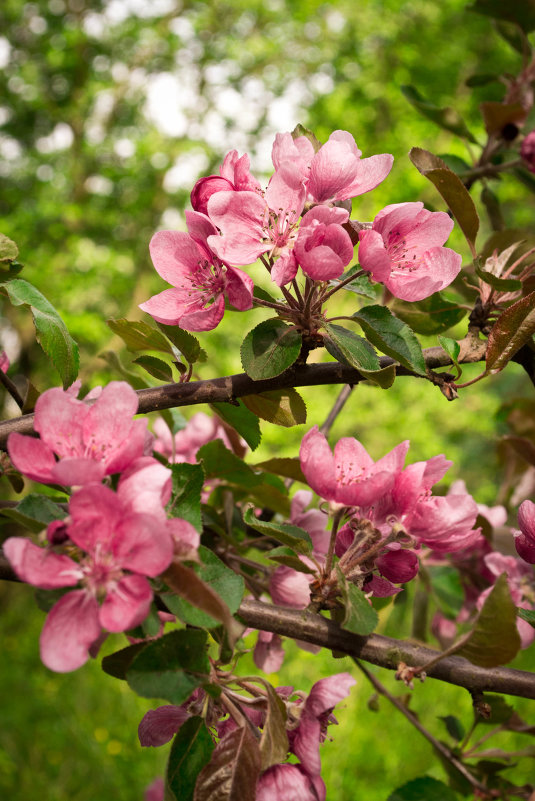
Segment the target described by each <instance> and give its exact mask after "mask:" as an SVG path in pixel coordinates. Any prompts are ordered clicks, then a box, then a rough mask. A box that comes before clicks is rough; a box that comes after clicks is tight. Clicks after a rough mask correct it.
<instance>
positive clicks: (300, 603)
mask: <svg viewBox="0 0 535 801" xmlns="http://www.w3.org/2000/svg"><path fill="white" fill-rule="evenodd" d="M269 592H270V594H271V598H272V600H273V603H274V604H277V605H278V606H290V607H291V608H292V609H305V607H306V606H308V604H309V603H310V582H309V579H308V574H305V573H299V572H298V571H297V570H293V569H292V568H291V567H286V565H279V567H277V569H276V570H274V571H273V573H272V574H271V577H270V580H269Z"/></svg>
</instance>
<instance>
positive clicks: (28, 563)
mask: <svg viewBox="0 0 535 801" xmlns="http://www.w3.org/2000/svg"><path fill="white" fill-rule="evenodd" d="M2 547H3V549H4V553H5V555H6V556H7V558H8V559H9V562H10V564H11V567H12V568H13V570H14V571H15V573H16V574H17V576H18V577H19V578H20V579H21V580H22V581H25V582H27V583H28V584H33V585H34V587H40V588H41V589H42V590H55V589H57V588H58V587H72V586H73V585H74V584H77V583H78V580H79V579H80V578H81V577H82V571H81V570H80V566H79V565H78V564H77V563H76V562H73V560H72V559H69V557H68V556H63V555H60V554H56V553H54V551H51V550H49V549H48V548H39V547H38V546H37V545H34V544H33V542H30V540H27V539H25V538H24V537H9V539H7V540H6V541H5V542H4V544H3V546H2Z"/></svg>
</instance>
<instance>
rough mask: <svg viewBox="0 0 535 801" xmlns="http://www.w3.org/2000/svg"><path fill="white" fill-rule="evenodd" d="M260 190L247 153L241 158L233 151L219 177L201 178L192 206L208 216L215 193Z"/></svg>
mask: <svg viewBox="0 0 535 801" xmlns="http://www.w3.org/2000/svg"><path fill="white" fill-rule="evenodd" d="M259 189H260V184H259V183H258V181H257V180H256V178H254V177H253V175H251V172H250V171H249V156H248V155H247V153H245V154H244V155H243V156H241V158H239V157H238V152H237V151H236V150H231V151H230V152H229V153H227V155H226V156H225V159H224V161H223V164H222V165H221V166H220V168H219V175H208V176H206V177H205V178H199V180H198V181H197V183H196V184H195V186H194V187H193V189H192V192H191V205H192V206H193V208H194V209H195V211H200V212H201V213H202V214H208V200H209V199H210V197H211V196H212V195H213V194H214V193H215V192H224V191H232V192H240V191H241V192H244V191H251V192H254V191H256V190H259Z"/></svg>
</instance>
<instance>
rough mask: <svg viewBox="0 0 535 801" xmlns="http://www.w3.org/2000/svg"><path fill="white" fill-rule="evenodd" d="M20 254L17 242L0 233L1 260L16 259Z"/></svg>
mask: <svg viewBox="0 0 535 801" xmlns="http://www.w3.org/2000/svg"><path fill="white" fill-rule="evenodd" d="M18 255H19V249H18V247H17V245H16V244H15V242H13V240H12V239H10V238H9V237H8V236H6V235H5V234H0V262H4V261H14V260H15V259H16V258H17V256H18Z"/></svg>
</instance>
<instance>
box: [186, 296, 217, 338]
mask: <svg viewBox="0 0 535 801" xmlns="http://www.w3.org/2000/svg"><path fill="white" fill-rule="evenodd" d="M224 313H225V299H224V297H223V295H222V294H221V295H219V297H218V298H216V299H215V300H214V302H213V303H212V305H211V306H208V308H198V309H195V310H194V309H193V304H192V307H191V310H189V311H188V312H187V313H186V314H183V315H182V317H181V318H180V327H181V328H184V330H186V331H213V329H214V328H216V327H217V326H218V325H219V323H220V322H221V320H222V319H223V315H224Z"/></svg>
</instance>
